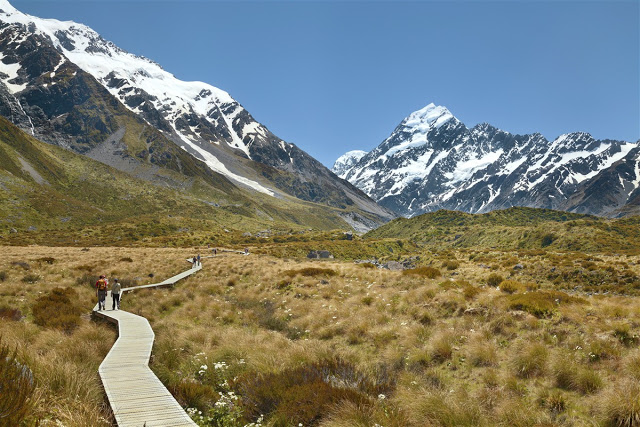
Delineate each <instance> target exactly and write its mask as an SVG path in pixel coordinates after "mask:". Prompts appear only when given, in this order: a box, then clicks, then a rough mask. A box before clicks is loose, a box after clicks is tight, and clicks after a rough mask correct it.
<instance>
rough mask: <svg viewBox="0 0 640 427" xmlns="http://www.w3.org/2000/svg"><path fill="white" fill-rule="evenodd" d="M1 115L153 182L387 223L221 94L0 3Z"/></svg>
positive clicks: (358, 222)
mask: <svg viewBox="0 0 640 427" xmlns="http://www.w3.org/2000/svg"><path fill="white" fill-rule="evenodd" d="M0 114H2V115H3V116H5V117H7V118H9V119H10V120H11V121H12V122H13V123H15V124H16V125H17V126H19V127H20V128H21V129H23V130H25V131H26V132H28V133H30V134H32V135H34V136H35V137H37V138H38V139H40V140H42V141H46V142H48V143H52V144H56V145H60V146H62V147H65V148H68V149H71V150H73V151H75V152H77V153H81V154H84V155H87V156H89V157H92V158H93V159H96V160H99V161H101V162H103V163H105V164H108V165H110V166H113V167H115V168H117V169H120V170H123V171H125V172H127V173H130V174H132V175H133V176H135V177H138V178H143V179H146V180H149V181H152V182H154V183H156V184H161V185H169V186H172V187H180V186H182V185H184V183H181V182H175V181H174V180H167V179H166V176H163V175H166V174H163V171H164V170H166V169H169V170H171V171H176V172H178V173H180V174H183V175H185V176H187V177H189V178H191V179H190V180H187V181H192V180H193V179H195V178H197V179H203V180H205V181H207V182H208V184H209V185H212V186H216V187H224V188H227V189H229V188H230V187H237V188H242V189H244V190H248V191H249V192H258V193H262V194H265V195H268V196H271V197H275V198H276V199H281V198H283V197H284V198H291V197H294V198H297V199H299V200H302V201H311V202H317V203H321V204H324V205H328V206H332V207H336V208H338V209H343V210H344V213H343V216H344V218H345V219H346V220H347V221H348V222H349V223H351V224H353V225H355V226H356V227H360V228H369V227H371V226H375V225H377V224H379V223H381V222H384V221H386V220H388V219H389V218H391V217H392V214H391V213H390V212H389V211H387V210H386V209H384V208H381V207H380V206H378V205H377V204H376V203H375V202H374V201H372V200H371V199H370V198H369V197H368V196H366V195H365V194H364V193H363V192H361V191H360V190H358V189H357V188H355V187H354V186H352V185H350V184H349V183H347V182H345V181H343V180H340V179H338V178H336V177H335V175H333V174H332V173H331V172H330V171H329V170H328V169H326V168H325V167H324V166H322V165H321V164H320V163H319V162H317V161H316V160H315V159H313V158H312V157H311V156H309V155H307V154H306V153H305V152H304V151H302V150H300V149H299V148H298V147H296V146H295V145H294V144H289V143H286V142H284V141H282V140H281V139H279V138H278V137H276V136H275V135H273V134H272V133H271V132H269V130H268V129H267V128H266V127H264V126H263V125H261V124H260V123H258V122H257V121H255V120H254V119H253V117H252V116H251V115H250V114H249V113H248V112H247V111H246V110H245V109H244V108H243V107H242V106H241V105H240V104H239V103H238V102H237V101H235V100H234V99H233V98H232V97H231V96H230V95H229V94H228V93H226V92H224V91H222V90H220V89H218V88H215V87H213V86H211V85H208V84H206V83H201V82H183V81H180V80H179V79H177V78H176V77H175V76H173V75H172V74H170V73H168V72H167V71H165V70H163V69H162V68H161V67H160V65H158V64H156V63H154V62H153V61H151V60H148V59H146V58H143V57H139V56H135V55H132V54H130V53H127V52H125V51H123V50H122V49H120V48H118V47H117V46H115V45H114V44H113V43H111V42H109V41H106V40H104V39H103V38H102V37H101V36H100V35H99V34H97V33H96V32H94V31H93V30H91V29H90V28H88V27H86V26H84V25H81V24H76V23H74V22H60V21H56V20H49V19H40V18H37V17H33V16H29V15H25V14H23V13H21V12H19V11H18V10H16V9H15V8H13V7H12V6H11V5H10V4H9V3H8V2H7V1H6V0H0Z"/></svg>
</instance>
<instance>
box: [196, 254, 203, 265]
mask: <svg viewBox="0 0 640 427" xmlns="http://www.w3.org/2000/svg"><path fill="white" fill-rule="evenodd" d="M197 260H198V265H199V266H202V263H201V262H200V254H198V258H197Z"/></svg>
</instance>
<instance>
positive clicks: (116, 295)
mask: <svg viewBox="0 0 640 427" xmlns="http://www.w3.org/2000/svg"><path fill="white" fill-rule="evenodd" d="M121 289H122V286H121V285H120V282H119V281H118V279H113V286H112V287H111V298H113V306H112V307H111V310H120V290H121Z"/></svg>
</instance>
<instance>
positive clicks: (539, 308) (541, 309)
mask: <svg viewBox="0 0 640 427" xmlns="http://www.w3.org/2000/svg"><path fill="white" fill-rule="evenodd" d="M507 301H508V306H509V308H510V309H512V310H523V311H526V312H528V313H531V314H533V315H534V316H536V317H547V316H550V315H551V314H553V311H554V310H555V308H556V307H557V306H558V305H560V304H561V303H565V304H583V303H585V302H586V301H585V300H584V299H583V298H579V297H574V296H571V295H568V294H566V293H564V292H560V291H553V290H548V291H533V292H527V293H524V294H514V295H509V296H508V297H507Z"/></svg>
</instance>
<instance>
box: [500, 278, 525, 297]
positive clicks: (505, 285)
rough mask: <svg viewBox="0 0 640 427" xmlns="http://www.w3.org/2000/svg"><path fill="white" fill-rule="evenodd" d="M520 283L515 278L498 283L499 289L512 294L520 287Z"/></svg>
mask: <svg viewBox="0 0 640 427" xmlns="http://www.w3.org/2000/svg"><path fill="white" fill-rule="evenodd" d="M522 287H523V286H522V284H521V283H520V282H516V281H515V280H503V281H502V283H500V290H501V291H502V292H505V293H507V294H514V293H516V292H518V291H520V290H521V289H522Z"/></svg>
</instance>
